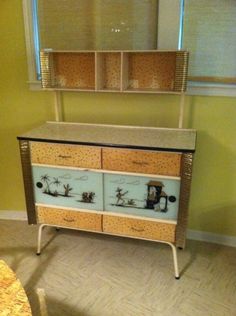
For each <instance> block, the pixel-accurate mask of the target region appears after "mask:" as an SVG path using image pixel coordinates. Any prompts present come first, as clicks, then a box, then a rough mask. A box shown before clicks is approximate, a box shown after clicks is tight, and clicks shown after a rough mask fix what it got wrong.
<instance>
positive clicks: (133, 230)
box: [103, 215, 176, 242]
mask: <svg viewBox="0 0 236 316" xmlns="http://www.w3.org/2000/svg"><path fill="white" fill-rule="evenodd" d="M175 227H176V225H175V224H167V223H160V222H154V221H148V220H140V219H133V218H127V217H118V216H111V215H103V231H104V232H107V233H114V234H119V235H125V236H134V237H139V238H145V239H151V240H163V241H169V242H174V241H175Z"/></svg>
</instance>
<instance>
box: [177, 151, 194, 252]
mask: <svg viewBox="0 0 236 316" xmlns="http://www.w3.org/2000/svg"><path fill="white" fill-rule="evenodd" d="M192 167H193V154H191V153H187V154H183V155H182V159H181V179H182V181H181V186H180V200H179V213H178V221H177V227H176V245H177V247H181V248H184V247H185V239H186V230H187V223H188V206H189V197H190V187H191V180H192Z"/></svg>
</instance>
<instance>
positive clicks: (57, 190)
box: [18, 122, 196, 278]
mask: <svg viewBox="0 0 236 316" xmlns="http://www.w3.org/2000/svg"><path fill="white" fill-rule="evenodd" d="M195 138H196V132H195V130H189V129H188V130H186V129H166V128H145V127H131V126H112V125H93V124H79V123H78V124H77V123H57V122H47V123H45V124H44V125H42V126H40V127H38V128H36V129H34V130H32V131H30V132H28V133H26V134H24V135H21V136H19V137H18V139H19V143H20V151H21V159H22V168H23V176H24V185H25V194H26V203H27V211H28V221H29V224H37V223H38V224H40V226H39V236H38V249H37V253H38V254H40V242H41V232H42V228H43V227H44V226H55V227H66V228H72V229H79V230H85V231H91V232H98V233H104V234H111V235H118V236H126V237H133V238H141V239H146V240H152V241H157V242H162V243H167V244H169V245H170V246H171V248H172V251H173V258H174V268H175V277H176V278H179V272H178V265H177V255H176V247H181V248H183V247H184V245H185V232H186V226H187V217H188V201H189V193H190V182H191V176H192V162H193V152H194V151H195Z"/></svg>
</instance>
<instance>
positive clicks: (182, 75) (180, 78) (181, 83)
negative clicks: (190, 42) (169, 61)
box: [174, 51, 189, 92]
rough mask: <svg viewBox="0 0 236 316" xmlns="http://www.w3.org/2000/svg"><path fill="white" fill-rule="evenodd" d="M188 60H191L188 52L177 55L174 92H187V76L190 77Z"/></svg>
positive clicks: (180, 52)
mask: <svg viewBox="0 0 236 316" xmlns="http://www.w3.org/2000/svg"><path fill="white" fill-rule="evenodd" d="M188 59H189V53H188V52H186V51H178V52H177V53H176V69H175V83H174V91H178V92H183V91H186V88H187V75H188Z"/></svg>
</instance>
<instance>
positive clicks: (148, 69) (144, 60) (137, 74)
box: [128, 52, 176, 91]
mask: <svg viewBox="0 0 236 316" xmlns="http://www.w3.org/2000/svg"><path fill="white" fill-rule="evenodd" d="M175 59H176V53H175V52H163V53H161V52H159V53H158V54H156V53H129V61H128V64H129V87H128V89H129V88H131V89H139V90H142V89H154V90H169V91H171V90H173V88H174V80H175V67H176V60H175Z"/></svg>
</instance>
